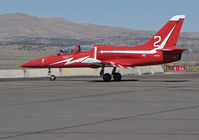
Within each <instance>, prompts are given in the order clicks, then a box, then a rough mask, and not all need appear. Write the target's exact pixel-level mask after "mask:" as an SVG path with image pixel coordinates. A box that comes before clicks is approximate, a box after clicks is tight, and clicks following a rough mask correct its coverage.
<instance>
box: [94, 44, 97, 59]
mask: <svg viewBox="0 0 199 140" xmlns="http://www.w3.org/2000/svg"><path fill="white" fill-rule="evenodd" d="M94 59H97V47H95V48H94Z"/></svg>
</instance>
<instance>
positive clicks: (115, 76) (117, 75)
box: [100, 67, 122, 82]
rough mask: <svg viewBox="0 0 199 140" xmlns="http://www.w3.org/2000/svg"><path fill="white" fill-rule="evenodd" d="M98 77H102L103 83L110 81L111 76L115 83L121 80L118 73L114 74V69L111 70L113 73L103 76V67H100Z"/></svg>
mask: <svg viewBox="0 0 199 140" xmlns="http://www.w3.org/2000/svg"><path fill="white" fill-rule="evenodd" d="M100 75H101V76H102V77H103V80H104V81H105V82H109V81H111V78H112V76H113V79H114V80H115V81H120V80H121V79H122V75H121V74H120V73H119V72H116V67H114V68H113V71H112V73H111V74H109V73H105V74H104V67H102V69H101V72H100Z"/></svg>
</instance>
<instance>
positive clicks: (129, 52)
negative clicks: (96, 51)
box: [100, 48, 157, 54]
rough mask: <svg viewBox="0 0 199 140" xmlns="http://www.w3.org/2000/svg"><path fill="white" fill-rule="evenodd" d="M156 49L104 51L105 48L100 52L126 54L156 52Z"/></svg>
mask: <svg viewBox="0 0 199 140" xmlns="http://www.w3.org/2000/svg"><path fill="white" fill-rule="evenodd" d="M156 49H157V48H155V49H153V50H150V51H122V50H120V51H104V50H101V51H100V53H102V54H103V53H125V54H154V53H156Z"/></svg>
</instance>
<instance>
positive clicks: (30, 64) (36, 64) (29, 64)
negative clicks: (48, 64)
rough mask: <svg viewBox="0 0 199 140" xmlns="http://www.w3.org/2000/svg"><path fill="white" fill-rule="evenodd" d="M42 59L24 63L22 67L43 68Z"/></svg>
mask: <svg viewBox="0 0 199 140" xmlns="http://www.w3.org/2000/svg"><path fill="white" fill-rule="evenodd" d="M41 60H42V59H41V58H40V59H36V60H33V61H30V62H27V63H24V64H23V65H21V67H29V68H33V67H40V66H41Z"/></svg>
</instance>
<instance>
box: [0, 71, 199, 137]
mask: <svg viewBox="0 0 199 140" xmlns="http://www.w3.org/2000/svg"><path fill="white" fill-rule="evenodd" d="M1 139H2V140H4V139H5V140H6V139H9V140H103V139H104V140H133V139H136V140H168V139H169V140H198V139H199V73H185V74H172V75H168V74H162V75H143V76H128V77H124V78H123V80H122V81H120V82H114V81H113V82H103V81H102V79H101V78H99V77H60V78H57V80H56V81H49V80H48V79H47V78H27V79H0V140H1Z"/></svg>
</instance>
